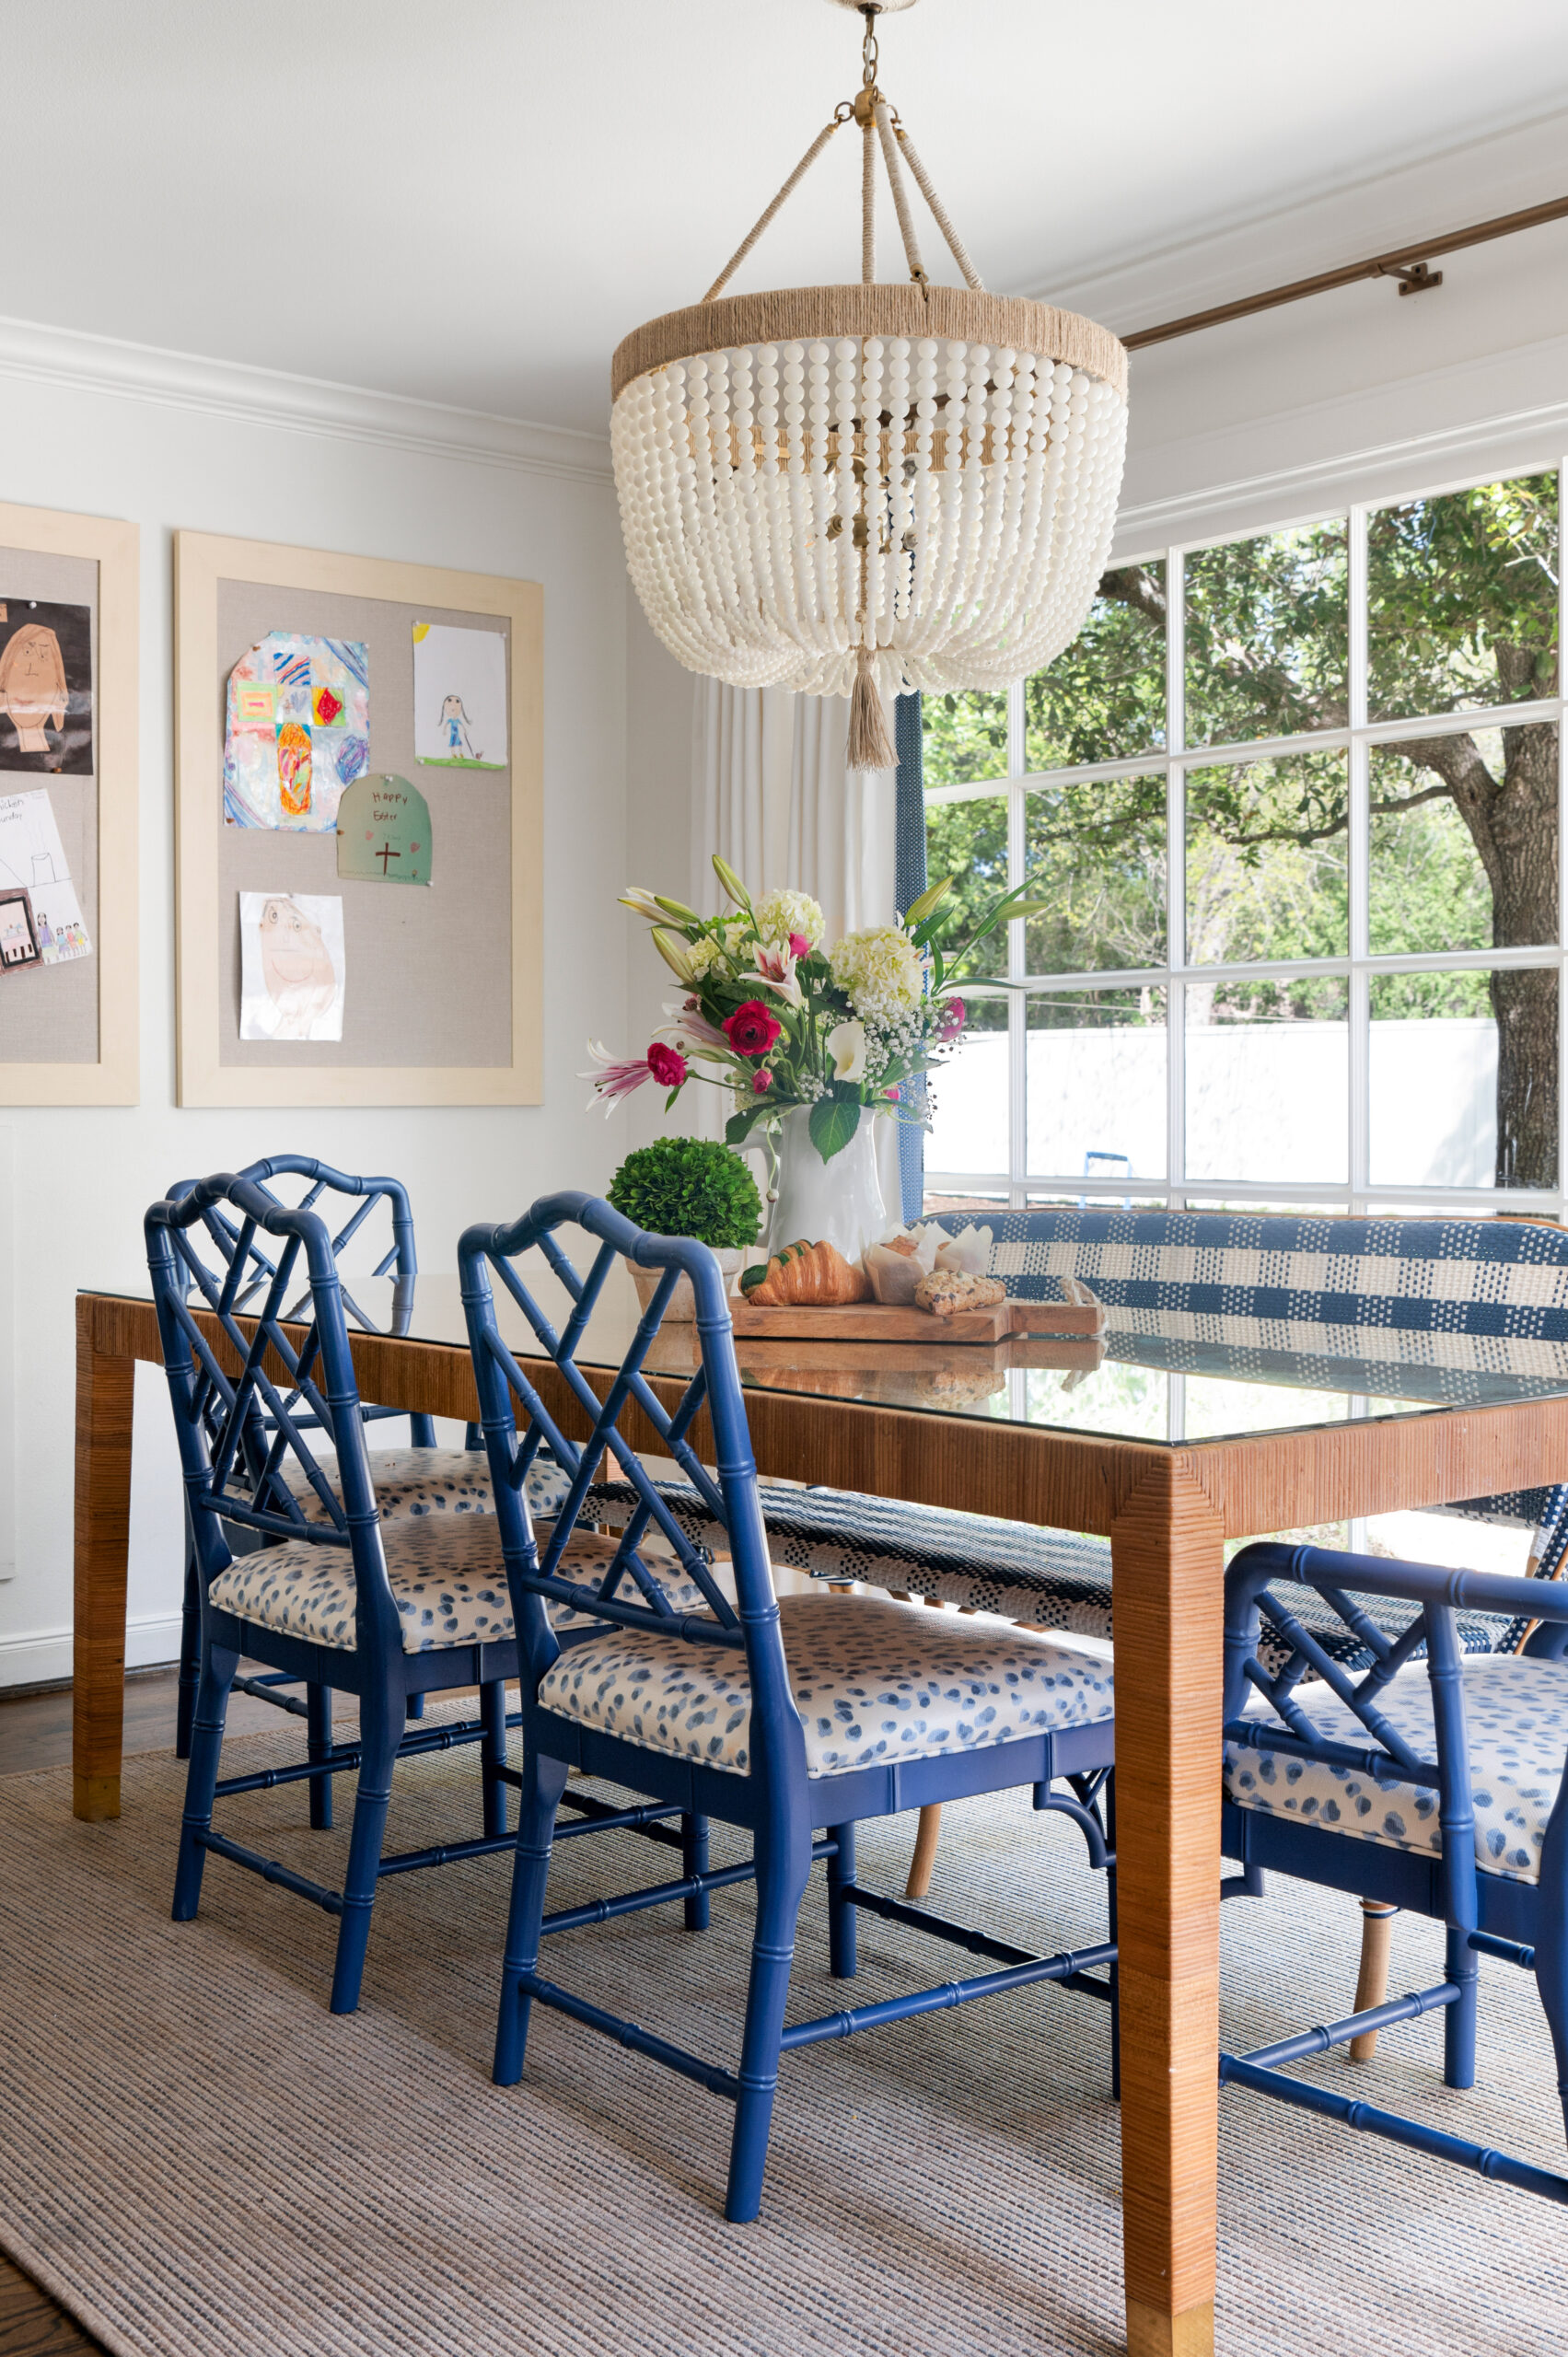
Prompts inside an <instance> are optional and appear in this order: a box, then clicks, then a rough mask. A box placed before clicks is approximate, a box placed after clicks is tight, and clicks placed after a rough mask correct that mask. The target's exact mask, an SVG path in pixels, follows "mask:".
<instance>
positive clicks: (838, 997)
mask: <svg viewBox="0 0 1568 2357" xmlns="http://www.w3.org/2000/svg"><path fill="white" fill-rule="evenodd" d="M714 873H715V875H716V876H717V877H718V879H719V882H720V883H721V884H722V885H723V887H724V889H725V892H726V895H727V897H728V899H729V900H730V902H731V909H730V911H728V912H726V914H725V915H723V916H717V917H700V916H698V915H697V913H696V911H694V910H692V909H689V908H687V907H686V906H685V905H684V903H683V902H681V901H679V900H667V899H666V898H665V896H664V895H663V894H662V893H657V892H645V891H644V890H642V889H641V888H630V889H628V890H627V891H626V892H624V893H623V894H622V895H621V901H622V905H623V906H624V907H626V908H629V909H631V910H633V911H634V912H635V914H636V915H638V916H641V917H645V918H646V919H647V920H648V922H649V923H650V924H651V925H652V927H653V942H654V946H655V947H656V949H657V951H658V953H659V955H660V957H661V958H663V959H664V961H665V964H666V965H667V966H668V968H669V969H670V970H671V972H672V973H673V974H674V975H675V977H676V980H677V981H679V983H680V984H681V985H682V988H683V991H684V993H685V995H684V996H683V997H681V998H680V999H679V1000H676V1001H674V1002H671V1003H670V1004H667V1006H666V1008H665V1013H666V1015H667V1016H668V1018H669V1019H668V1022H667V1023H666V1024H665V1025H664V1026H663V1027H662V1028H661V1033H660V1036H659V1037H658V1038H657V1039H655V1040H654V1041H653V1042H652V1043H651V1045H650V1046H649V1048H648V1050H647V1052H646V1053H645V1055H642V1056H637V1057H632V1058H627V1059H622V1060H617V1059H616V1058H614V1057H612V1056H611V1055H610V1051H608V1049H606V1048H603V1047H601V1046H600V1045H599V1044H598V1041H597V1040H590V1041H589V1042H588V1052H589V1054H590V1055H591V1056H593V1057H594V1058H595V1060H596V1062H597V1063H598V1067H599V1069H598V1071H596V1072H594V1073H592V1074H584V1078H585V1079H588V1078H591V1079H592V1081H593V1084H594V1097H593V1100H592V1101H593V1102H595V1103H602V1104H603V1105H604V1106H605V1107H606V1109H609V1108H610V1107H612V1106H614V1105H615V1104H617V1103H618V1102H619V1101H620V1099H621V1097H626V1096H629V1095H630V1094H631V1092H632V1091H633V1089H635V1088H640V1087H641V1086H643V1084H644V1082H645V1081H649V1080H652V1081H654V1082H656V1084H657V1086H659V1087H661V1088H663V1089H665V1090H666V1091H667V1092H668V1093H667V1095H666V1097H665V1105H666V1109H668V1107H670V1106H671V1105H673V1104H674V1102H675V1100H676V1098H677V1097H679V1094H680V1091H681V1090H682V1088H684V1087H685V1086H686V1084H687V1083H688V1081H691V1080H701V1081H707V1082H709V1083H711V1084H712V1085H714V1086H716V1087H720V1088H723V1089H726V1090H727V1091H729V1092H730V1093H731V1095H732V1097H733V1101H734V1106H735V1109H734V1111H733V1112H732V1113H731V1115H730V1118H729V1120H728V1122H727V1124H726V1130H725V1136H726V1140H727V1141H728V1143H729V1144H731V1145H732V1146H739V1145H744V1144H745V1143H746V1141H747V1139H748V1138H749V1136H750V1134H751V1132H752V1131H753V1130H754V1129H755V1128H756V1127H757V1126H758V1125H759V1124H764V1125H772V1124H775V1123H777V1122H778V1121H780V1120H782V1119H783V1117H784V1114H785V1113H786V1112H788V1111H789V1110H790V1109H791V1108H792V1107H794V1106H797V1105H801V1106H809V1107H810V1109H811V1110H810V1122H809V1128H810V1134H811V1140H812V1143H813V1144H814V1145H815V1146H816V1148H817V1151H818V1153H819V1155H821V1157H822V1159H823V1161H824V1162H828V1161H830V1160H831V1158H832V1156H833V1155H836V1154H839V1153H842V1150H843V1148H844V1147H845V1146H846V1145H848V1144H849V1142H850V1140H851V1139H852V1138H853V1137H854V1133H855V1132H856V1130H857V1129H858V1128H859V1126H860V1123H861V1120H862V1118H863V1117H865V1116H871V1117H875V1116H876V1115H877V1114H888V1115H891V1116H893V1117H895V1118H898V1119H901V1120H922V1119H923V1114H922V1111H921V1109H920V1107H919V1106H918V1104H916V1103H915V1102H914V1101H912V1100H913V1098H914V1097H915V1095H916V1092H913V1091H912V1090H911V1088H910V1083H911V1082H912V1080H915V1079H916V1078H917V1077H918V1076H919V1075H920V1074H923V1073H925V1072H929V1071H930V1070H932V1068H933V1067H934V1066H935V1065H936V1064H937V1063H939V1062H941V1060H942V1058H943V1057H944V1056H945V1055H947V1054H949V1053H951V1051H952V1050H953V1049H954V1047H955V1046H956V1045H957V1043H958V1039H959V1036H960V1034H961V1033H962V1030H963V1028H964V1003H963V1000H962V999H961V998H960V997H958V995H957V993H956V990H955V988H954V984H955V982H956V981H958V979H959V977H960V975H961V971H962V970H963V968H964V967H965V966H966V965H967V964H968V962H969V959H970V958H971V957H972V955H973V953H974V951H975V950H976V949H977V948H978V946H979V945H980V943H981V941H982V940H984V939H985V937H986V935H988V934H991V933H993V932H994V931H995V930H996V928H997V926H998V925H1000V924H1005V923H1007V922H1008V921H1009V919H1011V918H1014V917H1028V916H1034V915H1036V914H1038V913H1039V912H1040V908H1041V906H1042V903H1040V901H1038V900H1030V899H1028V897H1027V894H1028V886H1026V885H1019V886H1017V887H1016V888H1015V889H1014V890H1013V891H1011V892H1006V893H1004V894H1003V895H1002V897H1001V898H1000V899H999V900H995V901H994V902H993V903H992V904H991V906H990V907H989V908H986V909H984V910H982V911H981V913H980V915H979V917H978V918H977V919H976V921H975V924H974V927H973V930H972V931H971V932H970V935H969V937H968V939H967V940H966V941H965V942H963V943H962V944H961V945H958V944H956V943H955V942H954V941H953V940H952V939H951V938H950V937H949V936H950V934H951V931H952V922H951V919H950V917H949V914H948V912H947V911H946V910H945V908H944V905H943V904H944V902H945V901H946V900H947V895H948V893H949V892H950V891H951V889H952V888H953V885H954V884H955V883H956V882H957V880H958V879H957V877H951V876H949V877H946V878H945V879H944V881H943V882H941V883H940V884H934V885H933V886H932V887H931V888H930V890H929V891H926V892H923V893H922V894H921V896H920V898H919V899H918V900H915V901H913V902H912V904H911V906H910V907H909V908H908V909H907V910H906V911H904V915H903V918H902V920H901V922H900V923H898V924H890V925H872V926H869V927H867V928H866V929H865V931H863V932H860V933H850V934H846V935H844V937H843V938H842V941H836V942H834V943H832V944H831V945H830V946H827V945H826V934H827V923H826V920H825V919H824V917H823V914H822V911H821V910H820V909H819V906H818V905H817V902H816V901H815V900H812V899H810V897H809V896H808V895H807V893H805V892H792V891H777V892H766V893H763V894H761V896H759V897H758V898H757V899H756V900H753V898H752V896H751V894H750V893H749V891H748V890H747V888H746V887H745V885H744V884H743V883H742V882H741V880H740V878H739V877H738V876H737V874H736V873H735V870H734V869H733V868H732V867H730V866H729V865H727V863H726V861H724V860H722V859H720V858H719V857H718V856H717V854H716V853H715V855H714ZM1003 987H1005V985H1003Z"/></svg>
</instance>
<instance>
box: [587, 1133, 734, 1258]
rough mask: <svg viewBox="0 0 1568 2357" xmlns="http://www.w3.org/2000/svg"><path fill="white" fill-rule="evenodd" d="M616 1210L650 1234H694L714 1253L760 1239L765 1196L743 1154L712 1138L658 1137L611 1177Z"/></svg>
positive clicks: (630, 1158) (638, 1149) (612, 1204)
mask: <svg viewBox="0 0 1568 2357" xmlns="http://www.w3.org/2000/svg"><path fill="white" fill-rule="evenodd" d="M609 1200H610V1205H611V1207H612V1209H614V1210H615V1211H618V1212H619V1213H621V1216H622V1218H624V1219H629V1220H631V1221H632V1222H633V1225H634V1226H637V1227H641V1228H645V1229H646V1230H647V1232H648V1234H649V1235H650V1236H693V1237H696V1238H697V1241H698V1242H699V1243H700V1244H709V1245H712V1247H713V1248H714V1251H715V1252H722V1251H725V1250H726V1249H737V1250H743V1249H744V1248H746V1247H747V1246H748V1245H750V1244H755V1243H756V1241H757V1231H758V1229H759V1228H760V1227H761V1224H762V1199H761V1195H760V1194H759V1193H758V1191H757V1181H756V1180H755V1179H753V1178H752V1176H751V1173H750V1171H749V1169H748V1168H747V1167H746V1165H745V1163H744V1162H742V1160H741V1159H740V1156H739V1155H738V1154H732V1153H731V1152H730V1150H729V1148H728V1147H727V1146H725V1145H716V1144H714V1142H713V1141H712V1140H711V1139H708V1138H656V1139H655V1141H654V1143H653V1144H652V1145H644V1146H639V1147H638V1148H637V1150H636V1152H635V1153H634V1154H629V1155H627V1157H626V1159H625V1161H624V1162H623V1163H622V1164H621V1167H620V1169H619V1170H618V1171H617V1172H616V1174H615V1177H614V1179H612V1180H611V1182H610V1197H609Z"/></svg>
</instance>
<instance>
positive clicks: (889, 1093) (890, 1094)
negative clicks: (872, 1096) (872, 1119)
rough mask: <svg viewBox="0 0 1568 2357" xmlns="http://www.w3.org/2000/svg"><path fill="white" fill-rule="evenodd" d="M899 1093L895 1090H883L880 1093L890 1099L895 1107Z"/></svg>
mask: <svg viewBox="0 0 1568 2357" xmlns="http://www.w3.org/2000/svg"><path fill="white" fill-rule="evenodd" d="M900 1093H901V1092H900V1090H899V1089H897V1088H885V1089H884V1090H883V1091H882V1094H883V1096H884V1097H890V1098H891V1099H892V1101H893V1103H894V1104H895V1105H896V1104H897V1103H898V1102H899V1098H900Z"/></svg>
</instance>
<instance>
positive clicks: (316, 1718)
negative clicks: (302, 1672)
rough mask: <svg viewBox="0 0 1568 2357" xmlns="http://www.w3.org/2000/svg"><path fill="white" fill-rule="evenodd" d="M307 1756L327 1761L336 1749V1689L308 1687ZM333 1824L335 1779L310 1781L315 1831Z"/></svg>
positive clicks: (306, 1698) (306, 1707)
mask: <svg viewBox="0 0 1568 2357" xmlns="http://www.w3.org/2000/svg"><path fill="white" fill-rule="evenodd" d="M305 1710H306V1719H305V1756H306V1758H307V1759H312V1760H315V1759H326V1758H327V1757H328V1755H329V1754H330V1752H331V1748H332V1689H331V1687H330V1686H307V1688H306V1689H305ZM331 1822H332V1780H331V1777H330V1776H312V1777H311V1779H310V1824H311V1828H312V1830H313V1831H315V1832H318V1833H324V1832H326V1831H327V1830H328V1829H330V1828H331Z"/></svg>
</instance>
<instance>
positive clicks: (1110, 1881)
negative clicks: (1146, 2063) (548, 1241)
mask: <svg viewBox="0 0 1568 2357" xmlns="http://www.w3.org/2000/svg"><path fill="white" fill-rule="evenodd" d="M1105 1846H1106V1848H1107V1849H1108V1850H1109V1852H1110V1864H1109V1866H1108V1867H1107V1869H1106V1875H1105V1911H1106V1933H1105V1936H1106V1938H1107V1939H1108V1940H1109V1941H1110V1943H1111V1944H1112V1945H1113V1946H1115V1945H1117V1944H1118V1933H1117V1929H1116V1772H1115V1771H1114V1769H1113V1770H1112V1771H1111V1773H1110V1774H1109V1776H1108V1777H1107V1778H1106V1780H1105ZM1108 1978H1109V1981H1110V2007H1109V2012H1110V2100H1111V2102H1112V2103H1120V2102H1121V1964H1120V1962H1119V1961H1118V1960H1117V1958H1115V1957H1113V1958H1112V1959H1111V1964H1110V1969H1109V1975H1108Z"/></svg>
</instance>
